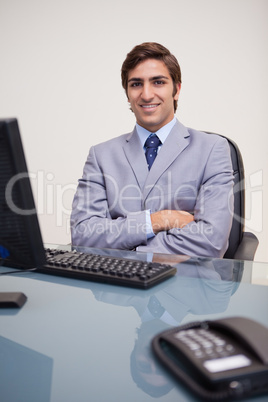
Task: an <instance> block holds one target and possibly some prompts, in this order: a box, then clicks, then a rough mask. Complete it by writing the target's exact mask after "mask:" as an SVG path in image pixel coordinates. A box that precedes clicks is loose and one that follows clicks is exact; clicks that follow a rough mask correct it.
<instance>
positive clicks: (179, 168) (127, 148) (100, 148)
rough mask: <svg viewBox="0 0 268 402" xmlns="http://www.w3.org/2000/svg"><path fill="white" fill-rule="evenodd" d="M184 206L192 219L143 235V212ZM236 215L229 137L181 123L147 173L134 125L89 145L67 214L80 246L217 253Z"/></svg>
mask: <svg viewBox="0 0 268 402" xmlns="http://www.w3.org/2000/svg"><path fill="white" fill-rule="evenodd" d="M163 209H176V210H184V211H187V212H190V213H193V214H194V221H193V222H191V223H190V224H188V225H187V226H185V227H184V228H183V229H177V228H175V229H171V230H168V231H166V232H159V233H158V234H157V235H156V236H154V237H152V238H150V239H147V234H146V233H147V231H146V212H145V210H151V212H154V211H159V210H163ZM232 215H233V170H232V163H231V158H230V151H229V145H228V143H227V140H225V139H223V138H222V137H220V136H218V135H212V134H205V133H203V132H200V131H196V130H193V129H188V128H186V127H184V126H183V125H182V124H181V123H180V122H179V121H177V122H176V124H175V126H174V127H173V129H172V130H171V132H170V134H169V136H168V137H167V139H166V141H165V143H164V144H163V146H162V147H161V149H160V151H159V153H158V155H157V158H156V160H155V162H154V164H153V166H152V168H151V170H150V171H149V172H148V168H147V163H146V159H145V155H144V151H143V147H142V144H141V143H140V140H139V137H138V134H137V132H136V129H134V131H133V132H132V133H130V134H125V135H122V136H119V137H117V138H114V139H112V140H109V141H106V142H104V143H101V144H99V145H96V146H93V147H92V148H91V149H90V151H89V155H88V158H87V161H86V164H85V167H84V172H83V177H82V179H81V180H79V184H78V188H77V192H76V194H75V197H74V201H73V210H72V216H71V232H72V243H73V245H77V246H90V247H99V248H117V249H129V250H131V249H133V248H135V247H139V248H138V249H139V251H146V252H156V253H176V254H187V255H190V256H193V255H197V256H210V257H222V256H223V255H224V252H225V251H226V249H227V247H228V236H229V232H230V229H231V223H232Z"/></svg>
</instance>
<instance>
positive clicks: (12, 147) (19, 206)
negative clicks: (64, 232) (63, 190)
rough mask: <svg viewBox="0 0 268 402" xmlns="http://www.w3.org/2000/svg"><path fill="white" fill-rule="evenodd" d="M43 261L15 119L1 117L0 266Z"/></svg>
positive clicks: (25, 266) (27, 265) (23, 265)
mask: <svg viewBox="0 0 268 402" xmlns="http://www.w3.org/2000/svg"><path fill="white" fill-rule="evenodd" d="M44 262H45V251H44V247H43V241H42V236H41V232H40V227H39V222H38V217H37V213H36V208H35V203H34V198H33V193H32V188H31V183H30V179H29V174H28V170H27V165H26V160H25V155H24V151H23V145H22V141H21V136H20V131H19V126H18V122H17V120H16V119H15V118H12V119H0V265H5V266H10V267H16V268H21V269H29V268H35V267H36V268H38V267H40V266H42V265H43V264H44Z"/></svg>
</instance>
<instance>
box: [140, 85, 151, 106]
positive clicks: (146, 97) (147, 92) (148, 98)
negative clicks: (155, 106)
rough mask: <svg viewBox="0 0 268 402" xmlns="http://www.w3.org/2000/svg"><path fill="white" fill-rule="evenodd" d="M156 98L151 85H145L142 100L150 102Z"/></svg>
mask: <svg viewBox="0 0 268 402" xmlns="http://www.w3.org/2000/svg"><path fill="white" fill-rule="evenodd" d="M153 97H154V93H153V88H152V87H151V85H150V84H149V83H145V84H144V85H143V88H142V93H141V98H142V100H143V101H144V102H150V101H151V100H152V99H153Z"/></svg>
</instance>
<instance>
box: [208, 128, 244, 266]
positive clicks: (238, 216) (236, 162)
mask: <svg viewBox="0 0 268 402" xmlns="http://www.w3.org/2000/svg"><path fill="white" fill-rule="evenodd" d="M208 134H216V133H209V132H208ZM217 135H220V136H221V137H223V138H226V140H227V141H228V144H229V147H230V152H231V160H232V164H233V171H234V217H233V223H232V228H231V232H230V236H229V247H228V249H227V250H226V253H225V254H224V257H223V258H231V259H232V258H234V255H235V252H236V250H237V248H238V246H239V244H240V242H241V240H242V237H243V232H244V221H245V173H244V164H243V159H242V155H241V153H240V150H239V148H238V146H237V145H236V143H235V142H234V141H232V140H230V139H229V138H227V137H225V136H224V135H221V134H217Z"/></svg>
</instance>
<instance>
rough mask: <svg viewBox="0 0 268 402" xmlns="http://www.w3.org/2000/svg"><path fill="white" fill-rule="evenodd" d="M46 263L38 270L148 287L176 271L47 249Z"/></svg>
mask: <svg viewBox="0 0 268 402" xmlns="http://www.w3.org/2000/svg"><path fill="white" fill-rule="evenodd" d="M45 251H46V257H47V263H46V264H45V265H44V266H43V267H42V268H38V272H42V273H45V274H50V275H58V276H66V277H71V278H74V279H83V280H88V281H95V282H104V283H109V284H114V285H123V286H130V287H138V288H149V287H151V286H154V285H156V284H157V283H159V282H162V281H164V280H165V279H167V278H169V277H170V276H172V275H174V274H175V273H176V268H174V267H172V266H170V265H166V264H159V263H155V262H147V261H140V260H132V259H131V260H130V259H127V258H122V257H113V256H102V255H98V254H87V253H81V252H78V251H65V250H58V249H49V248H48V249H46V250H45Z"/></svg>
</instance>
